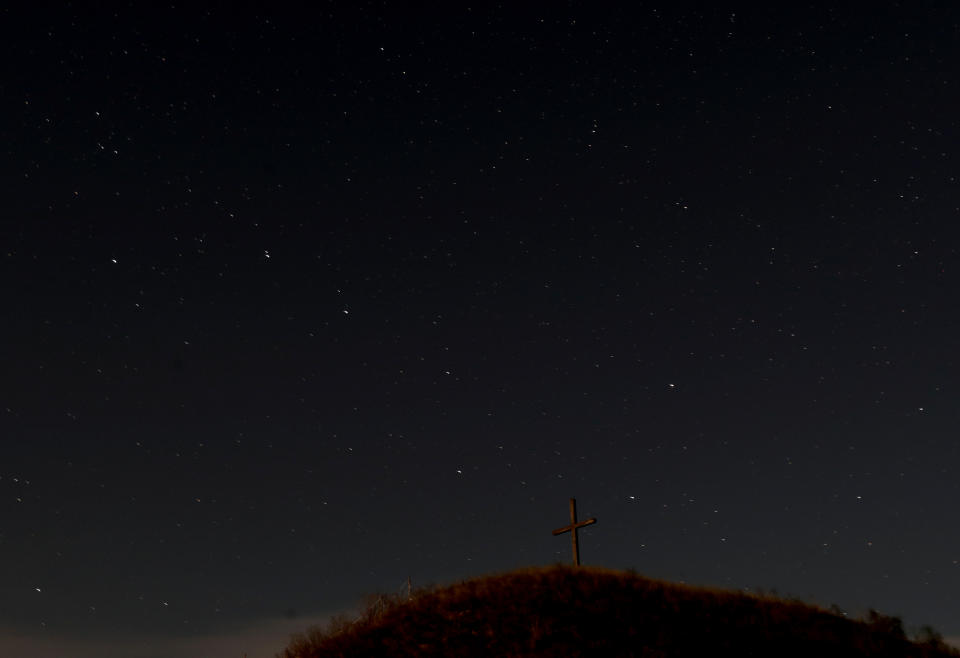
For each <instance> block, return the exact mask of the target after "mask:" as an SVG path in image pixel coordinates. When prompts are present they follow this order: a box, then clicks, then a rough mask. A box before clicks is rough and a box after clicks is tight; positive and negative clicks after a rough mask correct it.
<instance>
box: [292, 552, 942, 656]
mask: <svg viewBox="0 0 960 658" xmlns="http://www.w3.org/2000/svg"><path fill="white" fill-rule="evenodd" d="M928 634H929V638H928V639H927V640H926V641H925V642H923V643H916V642H911V641H909V640H908V639H907V638H906V636H905V635H904V632H903V629H902V627H901V625H900V622H899V620H898V619H896V618H893V617H885V616H882V615H877V614H872V615H871V618H870V619H869V620H866V621H856V620H851V619H847V618H845V617H842V616H839V615H836V614H833V613H831V612H828V611H826V610H823V609H820V608H817V607H813V606H810V605H806V604H803V603H798V602H791V601H783V600H780V599H774V598H769V597H757V596H751V595H747V594H742V593H737V592H726V591H721V590H711V589H702V588H694V587H686V586H682V585H675V584H671V583H666V582H661V581H655V580H650V579H647V578H643V577H640V576H637V575H633V574H629V573H624V572H616V571H607V570H601V569H590V568H579V569H576V568H568V567H559V566H558V567H552V568H546V569H530V570H524V571H517V572H511V573H507V574H502V575H496V576H489V577H484V578H478V579H474V580H469V581H466V582H464V583H461V584H458V585H453V586H450V587H445V588H440V589H435V590H431V591H422V592H415V593H414V596H413V597H412V598H411V599H410V600H403V599H393V600H390V601H388V602H386V603H384V602H383V599H380V600H379V602H378V604H377V605H374V606H372V607H371V608H370V609H369V610H368V611H367V613H366V614H365V616H364V617H362V618H361V619H359V620H356V621H354V622H341V623H339V624H337V625H336V626H335V627H331V628H330V629H327V630H326V631H321V630H319V629H313V630H311V631H309V632H308V633H307V634H306V635H303V636H298V637H295V638H294V639H293V641H292V642H291V644H290V646H289V647H288V648H287V649H286V650H285V651H283V652H282V653H280V654H278V656H279V657H280V658H309V657H319V656H445V657H451V656H463V657H467V656H470V657H473V656H476V657H480V656H483V657H488V656H581V655H582V656H647V657H649V656H658V657H663V658H666V657H672V656H676V657H680V656H691V657H692V656H696V657H698V658H702V657H705V656H779V657H793V656H796V657H798V658H799V657H800V656H803V657H805V658H806V657H809V656H818V657H827V656H838V657H839V656H844V657H845V658H846V657H850V656H890V657H893V656H929V657H934V656H954V657H956V656H960V653H958V652H955V651H952V650H951V649H949V648H948V647H946V646H944V645H943V644H942V643H941V642H940V641H939V640H938V638H937V636H936V634H935V633H932V632H931V633H928Z"/></svg>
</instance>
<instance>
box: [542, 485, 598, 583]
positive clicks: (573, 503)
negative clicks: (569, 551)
mask: <svg viewBox="0 0 960 658" xmlns="http://www.w3.org/2000/svg"><path fill="white" fill-rule="evenodd" d="M596 522H597V520H596V519H587V520H586V521H577V499H576V498H571V499H570V525H567V526H563V527H562V528H557V529H556V530H554V531H553V535H554V537H556V536H557V535H562V534H563V533H565V532H569V533H570V539H571V543H572V544H573V565H574V566H576V567H579V566H580V547H579V546H578V545H577V530H579V529H580V528H582V527H583V526H586V525H592V524H594V523H596Z"/></svg>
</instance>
